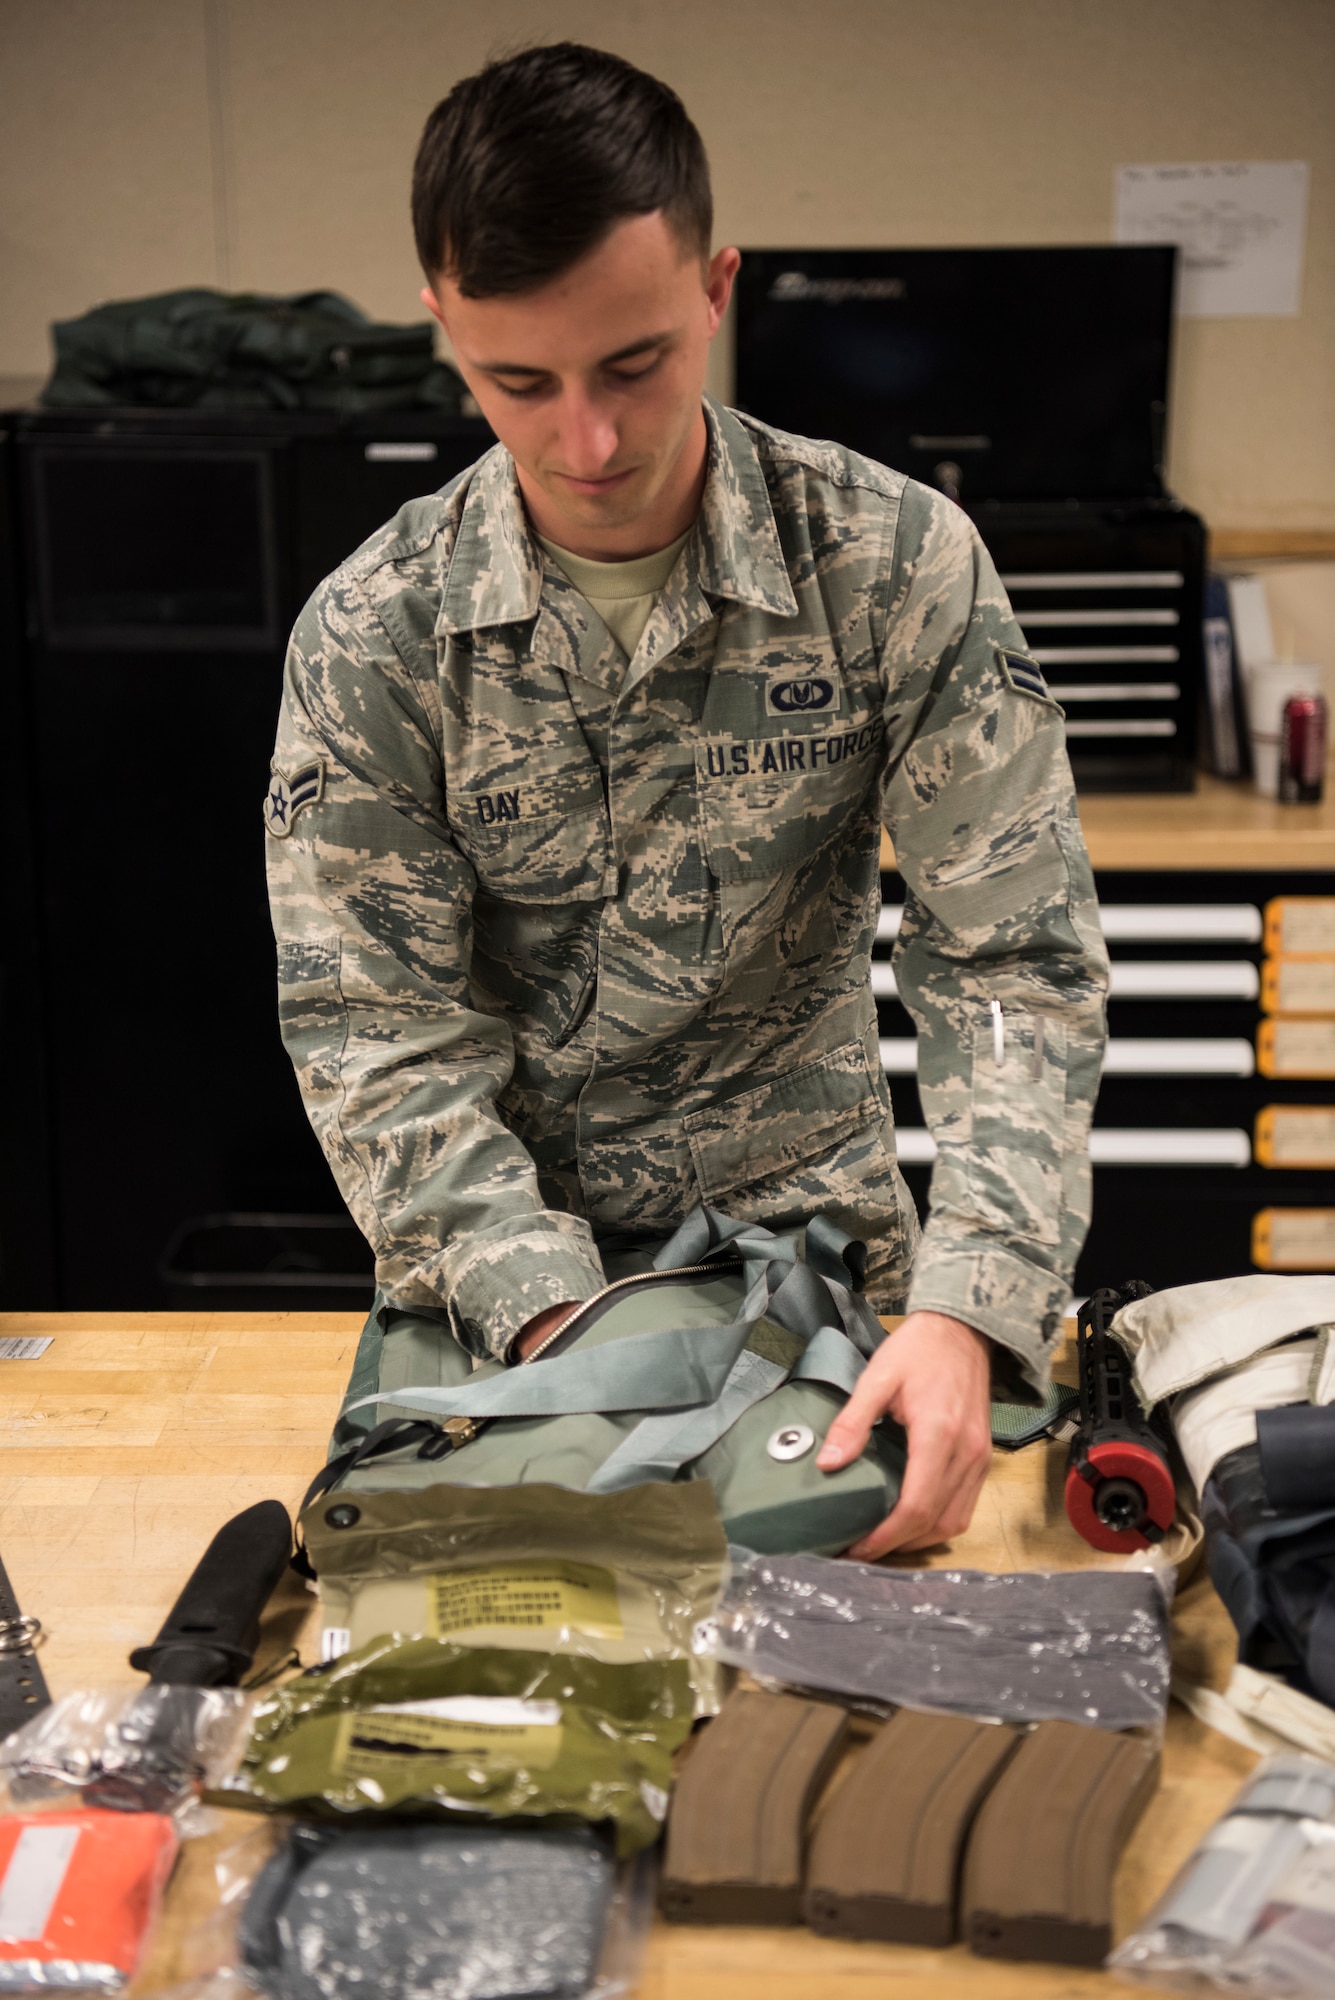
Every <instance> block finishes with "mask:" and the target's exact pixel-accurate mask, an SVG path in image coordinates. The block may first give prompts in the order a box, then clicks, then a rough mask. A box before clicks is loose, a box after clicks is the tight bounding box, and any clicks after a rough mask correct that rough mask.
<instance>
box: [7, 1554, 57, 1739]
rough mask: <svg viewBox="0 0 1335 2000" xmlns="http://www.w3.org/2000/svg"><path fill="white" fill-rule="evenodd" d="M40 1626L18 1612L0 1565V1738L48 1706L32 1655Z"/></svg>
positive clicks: (39, 1668)
mask: <svg viewBox="0 0 1335 2000" xmlns="http://www.w3.org/2000/svg"><path fill="white" fill-rule="evenodd" d="M41 1629H42V1624H41V1620H40V1619H39V1618H28V1617H25V1616H24V1614H23V1612H22V1611H20V1610H19V1601H18V1598H17V1597H16V1596H15V1595H14V1586H13V1584H12V1583H11V1582H10V1581H9V1577H8V1575H7V1574H6V1571H5V1566H4V1563H3V1562H0V1736H9V1735H11V1734H12V1733H13V1731H14V1730H16V1729H18V1728H20V1727H21V1726H22V1725H23V1723H25V1722H30V1721H31V1720H32V1718H33V1716H34V1715H36V1714H37V1713H38V1712H39V1710H41V1709H43V1708H49V1707H50V1705H51V1694H50V1690H49V1689H48V1687H47V1685H46V1680H45V1677H44V1675H43V1673H42V1669H41V1667H40V1666H39V1664H38V1661H37V1654H36V1652H35V1651H34V1647H35V1646H36V1643H37V1639H38V1636H39V1634H40V1632H41Z"/></svg>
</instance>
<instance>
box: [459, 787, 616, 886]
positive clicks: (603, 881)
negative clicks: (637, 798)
mask: <svg viewBox="0 0 1335 2000" xmlns="http://www.w3.org/2000/svg"><path fill="white" fill-rule="evenodd" d="M446 812H447V816H448V818H449V823H450V830H451V832H452V833H453V835H454V837H455V840H456V842H457V843H458V845H459V846H460V847H461V848H462V849H463V851H464V853H465V854H466V855H467V856H468V859H469V860H470V861H471V862H472V864H473V867H474V869H475V870H476V873H477V878H478V881H479V882H480V883H481V884H482V887H483V888H484V889H487V890H489V891H490V892H491V894H492V895H494V896H498V897H500V898H502V899H503V900H504V901H506V902H514V903H580V902H585V903H591V902H596V901H599V900H601V899H602V898H603V897H605V896H614V895H615V894H616V884H617V871H616V864H615V861H614V859H613V854H612V828H611V822H610V820H609V818H608V812H607V802H606V800H605V799H604V797H603V790H602V784H601V782H600V780H599V777H598V773H597V772H596V771H595V770H593V769H590V770H589V771H587V772H573V773H569V774H567V775H565V776H563V777H560V778H526V777H524V776H522V775H521V776H520V777H518V778H517V779H516V780H515V781H514V782H513V783H507V784H504V785H495V786H492V787H489V788H488V789H485V790H484V789H482V788H480V787H477V788H472V789H469V790H467V791H454V792H451V793H450V795H449V798H448V800H447V804H446Z"/></svg>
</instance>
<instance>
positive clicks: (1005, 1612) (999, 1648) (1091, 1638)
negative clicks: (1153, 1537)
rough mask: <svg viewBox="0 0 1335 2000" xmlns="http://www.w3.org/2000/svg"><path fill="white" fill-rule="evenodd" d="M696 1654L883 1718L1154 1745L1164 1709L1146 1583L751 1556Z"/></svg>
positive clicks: (1155, 1614)
mask: <svg viewBox="0 0 1335 2000" xmlns="http://www.w3.org/2000/svg"><path fill="white" fill-rule="evenodd" d="M696 1644H697V1647H698V1648H699V1650H700V1651H701V1652H702V1653H705V1654H708V1655H710V1656H712V1657H713V1658H715V1659H720V1660H724V1661H726V1662H727V1663H728V1664H729V1665H731V1666H734V1667H740V1668H742V1669H744V1670H745V1671H746V1672H747V1673H749V1674H752V1675H755V1676H756V1677H758V1678H760V1679H762V1680H769V1681H778V1682H781V1683H783V1684H786V1685H789V1686H794V1687H806V1688H812V1689H818V1690H820V1691H821V1692H823V1693H827V1694H837V1695H842V1696H844V1697H845V1698H850V1699H853V1700H857V1701H866V1702H872V1703H877V1704H884V1705H886V1706H893V1707H909V1708H926V1709H940V1710H944V1711H946V1712H948V1713H954V1714H963V1715H981V1716H995V1717H999V1718H1001V1719H1004V1720H1008V1721H1015V1722H1041V1721H1060V1720H1065V1721H1069V1722H1082V1723H1091V1724H1096V1725H1098V1726H1099V1727H1101V1728H1104V1729H1131V1728H1135V1727H1137V1726H1142V1727H1148V1728H1151V1729H1153V1730H1155V1731H1156V1732H1157V1731H1161V1730H1162V1728H1163V1723H1164V1715H1165V1712H1166V1709H1167V1704H1168V1681H1169V1617H1168V1601H1167V1598H1166V1595H1165V1584H1164V1582H1162V1581H1161V1580H1160V1578H1159V1576H1158V1574H1157V1573H1151V1572H1149V1571H1148V1570H1134V1571H1130V1570H1072V1571H1062V1572H1052V1573H1046V1572H1041V1571H1033V1572H1014V1573H1011V1574H1003V1575H997V1576H994V1575H991V1574H988V1573H987V1572H984V1571H982V1570H885V1569H878V1568H875V1567H874V1566H872V1565H870V1564H867V1563H849V1562H833V1561H830V1560H829V1559H827V1558H826V1557H823V1556H756V1557H753V1558H752V1560H751V1561H750V1562H749V1563H747V1564H745V1565H744V1566H741V1567H739V1568H738V1569H736V1570H735V1571H734V1573H733V1575H732V1578H731V1580H730V1582H729V1584H728V1586H727V1588H726V1590H725V1591H724V1593H723V1597H722V1600H721V1602H720V1604H719V1608H718V1611H717V1612H716V1613H715V1615H714V1616H713V1617H712V1618H709V1619H705V1620H703V1621H702V1622H701V1624H700V1626H699V1627H698V1628H697V1634H696Z"/></svg>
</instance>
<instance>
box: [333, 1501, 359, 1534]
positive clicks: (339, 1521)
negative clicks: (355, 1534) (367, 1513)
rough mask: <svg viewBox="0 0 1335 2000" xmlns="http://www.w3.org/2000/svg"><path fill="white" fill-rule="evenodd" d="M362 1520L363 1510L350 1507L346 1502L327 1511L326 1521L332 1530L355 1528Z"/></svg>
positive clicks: (340, 1502)
mask: <svg viewBox="0 0 1335 2000" xmlns="http://www.w3.org/2000/svg"><path fill="white" fill-rule="evenodd" d="M361 1518H362V1510H361V1508H360V1507H352V1506H349V1504H348V1502H347V1501H346V1500H340V1501H339V1503H338V1505H337V1506H336V1507H327V1508H326V1509H325V1520H326V1522H327V1523H328V1525H329V1526H330V1527H331V1528H355V1527H356V1525H357V1523H358V1521H360V1520H361Z"/></svg>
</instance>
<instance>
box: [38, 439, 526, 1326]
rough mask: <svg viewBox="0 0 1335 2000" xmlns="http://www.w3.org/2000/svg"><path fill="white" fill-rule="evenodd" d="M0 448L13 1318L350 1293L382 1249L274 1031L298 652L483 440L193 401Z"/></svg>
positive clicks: (347, 1296) (322, 1298) (296, 1301)
mask: <svg viewBox="0 0 1335 2000" xmlns="http://www.w3.org/2000/svg"><path fill="white" fill-rule="evenodd" d="M0 431H3V433H4V437H3V443H2V444H0V475H2V476H0V504H2V505H3V508H4V517H5V518H4V532H3V536H2V537H0V539H3V543H4V560H5V562H6V564H7V576H6V579H5V581H6V583H7V585H8V588H7V589H6V591H5V604H6V607H7V612H8V622H7V625H6V627H5V630H4V634H3V640H4V656H3V676H2V679H0V701H2V702H3V711H2V712H0V723H2V724H3V727H4V732H5V742H6V747H7V750H8V752H9V755H8V757H7V759H6V763H7V769H8V779H7V785H6V796H5V801H4V812H5V836H6V846H7V854H8V857H9V866H8V868H7V870H6V877H5V904H4V912H5V915H4V930H3V937H2V938H0V1050H2V1052H3V1053H2V1055H0V1062H2V1063H3V1079H2V1082H0V1120H3V1127H2V1129H0V1173H2V1174H3V1182H2V1183H0V1298H2V1299H3V1301H4V1303H5V1304H6V1305H8V1306H13V1307H47V1308H65V1309H96V1308H116V1307H129V1308H152V1307H154V1306H163V1305H166V1304H168V1303H180V1302H182V1300H183V1299H184V1298H190V1297H193V1298H197V1300H198V1302H199V1303H200V1304H201V1305H206V1304H208V1303H210V1302H216V1303H222V1302H224V1300H225V1302H226V1303H227V1304H230V1305H236V1304H238V1303H241V1302H242V1301H243V1300H244V1299H246V1298H249V1299H250V1300H251V1301H252V1302H253V1303H254V1304H255V1305H257V1306H268V1305H276V1304H290V1305H301V1304H316V1303H323V1304H328V1303H331V1302H333V1301H334V1300H335V1299H339V1298H341V1299H342V1302H343V1303H345V1304H353V1303H356V1301H357V1298H358V1297H359V1296H362V1295H368V1294H369V1278H368V1273H369V1255H368V1253H367V1252H366V1249H365V1246H364V1245H362V1244H361V1240H360V1238H359V1237H358V1236H357V1235H356V1232H355V1231H353V1230H352V1229H351V1225H350V1224H346V1220H345V1226H344V1227H342V1228H341V1229H340V1228H335V1229H333V1230H331V1229H330V1228H329V1227H328V1219H329V1218H331V1217H334V1218H337V1217H339V1216H340V1215H341V1214H342V1205H341V1203H340V1201H339V1197H338V1194H337V1191H336V1189H335V1187H334V1183H333V1180H332V1178H331V1176H330V1174H329V1172H328V1169H327V1167H326V1166H325V1163H324V1159H323V1157H322V1155H321V1153H320V1149H319V1147H318V1145H317V1144H316V1141H315V1139H314V1136H313V1135H312V1133H311V1131H310V1128H309V1125H308V1124H307V1121H306V1117H305V1113H304V1111H303V1109H302V1106H301V1102H300V1098H299V1095H298V1091H297V1086H296V1082H295V1079H294V1077H293V1074H292V1070H291V1066H290V1064H289V1062H288V1059H287V1056H286V1054H285V1052H284V1050H283V1048H282V1045H281V1042H280V1039H279V1035H278V1027H277V1019H276V1009H275V1001H274V951H273V938H272V933H271V930H270V926H269V916H268V904H267V898H266V893H265V882H264V851H263V835H262V832H261V819H260V807H261V801H262V799H263V796H264V791H265V786H266V781H267V777H268V771H269V760H270V757H271V755H272V749H273V738H274V728H275V723H276V719H277V712H278V702H279V693H280V688H281V679H282V663H283V650H284V645H285V641H286V636H287V633H288V630H289V629H290V627H291V624H292V621H293V618H294V616H295V614H296V612H297V610H298V609H299V608H300V605H301V603H302V602H303V601H304V599H305V598H306V596H307V595H308V594H309V592H310V591H311V590H312V589H313V588H314V587H315V585H316V584H317V583H318V582H319V581H320V579H321V578H322V577H323V576H324V575H326V574H327V573H328V572H329V571H330V570H331V569H333V568H334V567H336V565H337V564H338V563H339V562H340V561H341V560H342V559H343V557H345V556H346V555H348V554H350V553H351V551H352V550H353V549H354V548H355V547H356V546H357V545H358V544H359V543H360V542H361V541H363V540H364V539H365V538H366V536H367V535H368V534H370V533H372V532H373V531H374V530H375V529H376V528H377V527H379V526H380V525H381V524H382V523H383V522H384V521H385V520H386V519H387V518H388V517H389V516H390V515H391V514H392V513H393V512H394V511H395V509H396V508H397V507H398V506H399V505H401V504H402V502H403V501H404V500H406V499H409V498H411V497H413V496H414V495H416V494H421V493H425V492H431V491H434V490H435V489H437V488H439V487H440V486H441V485H443V484H444V483H445V482H446V481H447V480H448V479H449V478H450V477H451V476H452V475H453V474H454V473H455V472H457V471H459V470H461V469H462V468H463V467H464V466H465V465H467V464H469V463H471V462H472V461H473V460H474V459H475V458H476V457H477V456H478V455H479V454H480V453H481V452H482V451H483V450H485V449H486V447H487V445H488V444H489V443H490V442H491V434H490V432H489V431H488V429H487V427H486V426H485V425H484V424H481V423H480V422H471V423H470V422H467V421H463V422H460V421H446V420H440V419H431V418H428V419H425V420H422V419H415V418H412V417H410V416H403V415H396V416H394V417H392V418H385V417H380V418H377V419H374V420H370V421H367V422H364V423H359V424H358V425H356V426H344V427H341V428H340V427H337V426H336V425H335V424H334V423H332V422H330V421H327V420H325V419H323V418H313V417H309V416H303V417H300V418H297V419H293V420H291V421H290V422H289V421H287V420H279V419H274V418H269V417H267V416H257V417H255V418H249V417H247V418H244V419H241V418H236V417H230V418H225V417H222V416H213V417H209V416H207V415H205V414H203V413H198V412H188V413H187V412H181V413H175V412H173V413H144V414H142V415H141V414H137V413H127V414H126V415H124V416H117V417H115V418H112V419H108V418H105V417H101V416H99V417H89V418H87V419H81V418H78V417H71V416H68V415H64V414H61V415H56V414H51V415H45V414H37V413H23V414H15V415H11V416H9V417H8V418H4V419H0ZM274 1217H278V1218H280V1220H279V1221H277V1222H275V1221H274V1220H273V1218H274ZM303 1218H308V1219H311V1220H309V1221H307V1222H305V1223H303ZM164 1266H166V1267H167V1268H168V1270H169V1276H168V1277H167V1278H164V1276H163V1268H164ZM215 1280H216V1281H217V1282H216V1283H215V1282H214V1281H215Z"/></svg>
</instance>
